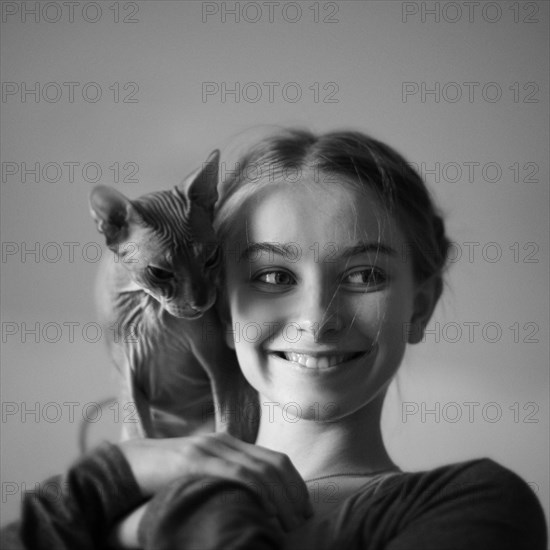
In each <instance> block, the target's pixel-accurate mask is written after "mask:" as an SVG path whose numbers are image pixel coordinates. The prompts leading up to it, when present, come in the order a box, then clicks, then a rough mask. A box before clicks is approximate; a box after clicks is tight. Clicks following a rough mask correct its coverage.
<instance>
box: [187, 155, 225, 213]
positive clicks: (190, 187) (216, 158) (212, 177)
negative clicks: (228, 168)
mask: <svg viewBox="0 0 550 550" xmlns="http://www.w3.org/2000/svg"><path fill="white" fill-rule="evenodd" d="M219 164H220V152H219V151H218V150H217V149H216V150H215V151H212V153H210V156H209V157H208V158H207V159H206V162H205V163H204V164H203V165H202V166H201V167H199V168H197V170H195V171H194V172H192V173H191V174H190V175H189V176H187V177H186V178H185V180H184V181H183V182H182V183H181V184H180V185H178V191H180V192H181V193H183V194H184V196H185V197H187V198H188V199H189V201H190V202H191V203H193V204H196V205H199V206H201V207H202V208H204V209H205V210H206V211H207V212H208V213H210V214H213V213H214V205H215V204H216V201H217V200H218V170H219Z"/></svg>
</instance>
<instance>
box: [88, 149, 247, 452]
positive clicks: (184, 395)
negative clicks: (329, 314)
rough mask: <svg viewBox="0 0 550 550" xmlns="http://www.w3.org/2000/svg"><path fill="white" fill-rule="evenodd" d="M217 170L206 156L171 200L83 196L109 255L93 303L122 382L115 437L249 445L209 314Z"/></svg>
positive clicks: (97, 193)
mask: <svg viewBox="0 0 550 550" xmlns="http://www.w3.org/2000/svg"><path fill="white" fill-rule="evenodd" d="M218 164H219V153H218V151H214V152H213V153H212V154H211V155H210V157H209V158H208V160H207V161H206V163H205V164H204V166H203V167H201V168H199V169H198V170H196V171H195V172H194V173H192V174H191V175H190V176H189V177H188V178H186V179H185V181H184V182H183V183H182V184H181V185H179V186H178V187H176V188H174V189H173V190H172V191H160V192H156V193H150V194H148V195H144V196H142V197H140V198H138V199H135V200H133V201H131V200H129V199H128V198H126V197H125V196H124V195H122V194H121V193H119V192H118V191H116V190H115V189H113V188H111V187H105V186H98V187H96V188H94V189H93V191H92V193H91V196H90V207H91V213H92V217H93V218H94V220H95V221H96V225H97V228H98V231H99V232H100V233H103V235H104V236H105V239H106V242H107V246H108V248H109V249H110V250H111V251H112V253H111V254H106V255H105V256H104V260H103V261H102V265H101V268H100V272H99V276H98V281H97V287H96V303H97V306H98V311H99V315H100V320H101V322H102V323H103V324H104V325H105V326H106V330H105V332H104V333H105V334H106V335H108V338H109V341H108V345H109V350H110V354H111V356H112V358H113V360H114V362H115V364H116V366H117V369H118V371H119V373H120V375H121V377H122V395H121V401H122V403H123V410H124V413H123V414H121V415H120V418H121V419H122V421H123V422H124V424H123V437H124V438H132V437H179V436H186V435H191V434H193V433H198V432H208V431H212V430H213V429H215V430H216V431H226V432H229V433H231V434H232V435H234V436H236V437H239V438H240V439H242V440H244V441H248V442H254V440H255V437H256V429H257V422H256V418H255V414H254V411H255V408H254V406H255V402H256V394H255V392H254V391H253V390H252V388H251V387H250V386H249V385H248V382H246V380H245V379H244V377H243V375H242V373H241V371H240V368H239V365H238V362H237V358H236V355H235V352H234V351H233V350H231V349H230V348H228V347H227V345H226V344H225V340H224V331H223V330H224V329H223V327H222V324H221V323H220V320H219V317H218V315H217V313H216V310H215V308H213V307H212V306H213V305H214V303H215V301H216V288H217V286H218V284H219V271H220V268H221V251H220V249H219V246H218V243H217V239H216V235H215V233H214V230H213V228H212V218H213V210H214V204H215V202H216V200H217V197H218V195H217V180H218ZM132 403H135V407H136V409H137V410H135V411H134V410H133V405H132ZM134 412H135V413H137V414H132V413H134Z"/></svg>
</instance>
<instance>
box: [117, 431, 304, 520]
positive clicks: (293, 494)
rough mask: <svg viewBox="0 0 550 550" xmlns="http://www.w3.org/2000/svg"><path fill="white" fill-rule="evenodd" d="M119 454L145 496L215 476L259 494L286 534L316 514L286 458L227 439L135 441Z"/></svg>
mask: <svg viewBox="0 0 550 550" xmlns="http://www.w3.org/2000/svg"><path fill="white" fill-rule="evenodd" d="M120 449H121V451H122V453H123V454H124V456H125V457H126V459H127V461H128V463H129V464H130V468H131V469H132V472H133V474H134V477H135V478H136V481H137V483H138V485H139V487H140V489H141V491H142V493H143V494H144V496H152V495H153V494H155V493H156V492H157V491H159V490H160V489H162V488H163V487H165V486H166V485H168V484H169V483H170V482H172V481H174V480H176V479H178V478H179V477H181V476H184V475H189V474H193V475H201V474H204V475H214V476H220V477H225V478H228V479H232V480H235V481H239V482H241V483H245V484H247V485H248V486H250V487H251V488H253V489H255V490H256V491H258V492H259V493H260V495H261V496H262V497H263V499H264V501H265V502H266V504H267V506H268V509H270V510H271V512H272V514H273V516H275V517H277V518H278V519H279V521H280V523H281V525H282V526H283V528H284V529H286V530H290V529H293V528H295V527H297V526H298V525H300V524H301V523H303V521H305V520H306V519H307V518H308V517H310V516H311V515H312V513H313V510H312V507H311V503H310V501H309V494H308V491H307V488H306V485H305V483H304V481H303V480H302V478H301V477H300V474H299V473H298V471H297V470H296V468H294V466H293V464H292V463H291V462H290V459H289V458H288V456H286V455H285V454H282V453H278V452H275V451H272V450H270V449H266V448H264V447H259V446H257V445H253V444H250V443H245V442H243V441H240V440H239V439H236V438H234V437H232V436H231V435H229V434H225V433H212V434H201V435H193V436H190V437H180V438H170V439H133V440H130V441H125V442H123V443H121V444H120Z"/></svg>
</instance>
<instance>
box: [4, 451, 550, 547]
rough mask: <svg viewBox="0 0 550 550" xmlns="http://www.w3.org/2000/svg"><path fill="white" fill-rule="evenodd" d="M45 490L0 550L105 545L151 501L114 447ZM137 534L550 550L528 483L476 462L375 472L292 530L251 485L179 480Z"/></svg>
mask: <svg viewBox="0 0 550 550" xmlns="http://www.w3.org/2000/svg"><path fill="white" fill-rule="evenodd" d="M48 484H58V485H59V491H58V492H56V491H52V492H51V494H50V491H48V492H47V493H48V494H40V493H39V494H30V495H28V496H27V497H25V499H24V501H23V504H22V512H21V519H20V520H19V521H17V522H15V523H13V524H10V525H8V526H7V527H5V528H4V529H3V530H2V540H1V542H2V544H1V548H2V549H3V550H20V549H27V550H31V549H32V550H46V549H47V550H69V549H70V550H92V549H93V550H96V549H97V550H100V549H101V550H103V549H106V548H108V543H107V541H108V537H109V533H110V531H111V529H112V528H113V526H114V525H115V524H116V523H117V522H118V521H119V520H120V519H121V518H123V517H124V516H125V515H126V514H128V513H129V512H131V511H132V510H133V509H134V508H136V507H137V506H139V505H140V504H141V503H143V502H144V500H145V499H144V498H143V496H142V495H141V493H140V491H139V487H138V485H137V482H136V480H135V479H134V477H133V474H132V472H131V470H130V467H129V464H128V463H127V461H126V459H125V458H124V456H123V455H122V453H121V452H120V450H119V449H118V447H117V446H115V445H111V444H104V445H102V446H101V447H99V448H97V449H96V450H95V451H93V452H91V453H89V454H88V455H86V456H84V457H82V458H81V459H79V460H78V461H77V462H76V463H75V464H74V465H73V466H72V467H71V468H70V469H69V471H68V472H67V474H66V475H65V476H58V477H56V478H53V479H51V480H49V481H48ZM54 494H55V496H54V497H52V495H54ZM139 537H140V541H141V543H142V546H143V548H144V549H145V550H190V549H193V550H195V549H200V550H245V549H246V550H268V549H269V550H309V549H312V550H313V549H315V550H330V549H334V550H336V549H338V550H339V549H342V548H345V549H346V550H382V549H384V550H451V549H452V550H462V549H464V550H475V549H483V550H492V549H495V550H507V549H510V550H518V549H523V548H525V549H528V550H546V542H547V530H546V522H545V519H544V514H543V511H542V508H541V505H540V503H539V501H538V499H537V498H536V496H535V495H534V493H533V492H532V491H531V489H530V488H529V486H528V485H527V484H526V483H525V482H524V481H523V480H522V479H521V478H520V477H519V476H518V475H516V474H515V473H513V472H512V471H510V470H508V469H507V468H505V467H503V466H501V465H499V464H498V463H496V462H494V461H492V460H490V459H479V460H469V461H465V462H460V463H456V464H451V465H447V466H442V467H439V468H435V469H432V470H429V471H424V472H412V473H409V472H407V473H396V474H390V475H388V474H380V475H378V476H373V477H371V478H369V479H368V481H367V482H366V483H365V484H364V486H362V487H361V488H360V489H358V490H357V491H356V492H355V493H353V494H352V495H350V496H349V497H348V498H346V499H345V500H343V501H342V502H341V503H340V504H339V505H338V506H337V508H335V509H332V510H330V512H327V513H324V514H317V515H315V516H313V517H312V518H310V519H309V520H308V521H306V523H304V524H303V525H302V526H301V527H299V528H297V529H295V530H294V531H291V532H290V533H285V532H283V531H282V530H281V529H280V528H279V527H278V526H277V524H276V523H275V522H274V521H273V518H270V517H269V515H268V513H267V511H266V507H265V506H264V502H263V498H262V496H261V495H259V494H258V493H257V492H256V491H254V490H253V488H251V487H250V486H248V485H246V484H245V483H239V482H236V481H229V480H227V479H224V478H220V477H213V476H196V475H192V476H183V477H182V478H181V479H179V480H177V481H176V482H174V483H172V484H171V485H169V486H168V487H166V488H165V489H163V490H162V491H160V492H159V493H157V495H155V496H154V497H153V499H152V500H151V501H150V504H149V506H148V508H147V511H146V513H145V515H144V517H143V518H142V520H141V523H140V526H139Z"/></svg>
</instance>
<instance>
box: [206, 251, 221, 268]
mask: <svg viewBox="0 0 550 550" xmlns="http://www.w3.org/2000/svg"><path fill="white" fill-rule="evenodd" d="M220 257H221V248H220V247H219V246H218V247H216V250H214V252H212V254H210V256H209V257H208V259H207V260H206V262H204V267H206V268H207V269H211V268H213V267H214V266H215V265H216V264H217V263H218V261H219V259H220Z"/></svg>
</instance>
